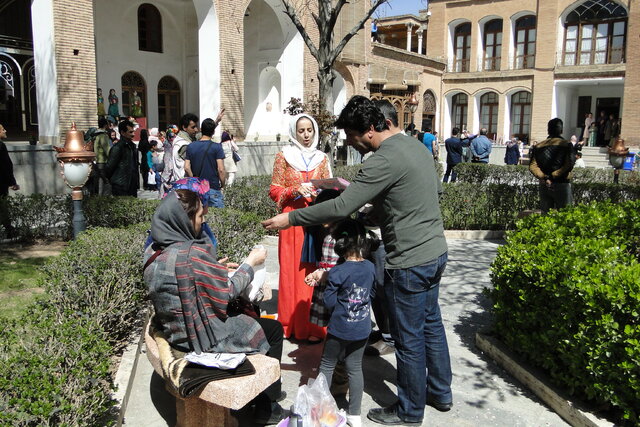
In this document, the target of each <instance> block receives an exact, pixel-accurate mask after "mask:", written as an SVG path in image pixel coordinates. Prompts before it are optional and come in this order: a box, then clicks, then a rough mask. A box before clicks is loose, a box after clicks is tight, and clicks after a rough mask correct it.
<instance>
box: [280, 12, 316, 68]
mask: <svg viewBox="0 0 640 427" xmlns="http://www.w3.org/2000/svg"><path fill="white" fill-rule="evenodd" d="M282 5H283V6H284V13H285V14H286V15H287V16H288V17H289V19H291V22H292V23H293V25H294V26H295V27H296V29H297V30H298V32H299V33H300V35H301V36H302V40H304V43H305V44H306V45H307V47H308V48H309V51H310V52H311V55H313V57H314V58H316V60H317V59H318V48H317V47H316V46H315V45H314V44H313V41H312V40H311V37H309V34H307V30H306V29H305V28H304V25H302V22H300V20H299V19H298V15H297V14H296V11H295V10H294V9H293V7H291V5H290V4H289V2H288V1H287V0H282Z"/></svg>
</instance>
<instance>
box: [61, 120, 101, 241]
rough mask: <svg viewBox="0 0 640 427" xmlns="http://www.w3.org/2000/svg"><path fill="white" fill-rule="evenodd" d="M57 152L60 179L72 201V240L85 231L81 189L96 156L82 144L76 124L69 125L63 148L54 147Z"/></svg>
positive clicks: (82, 139)
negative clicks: (69, 191)
mask: <svg viewBox="0 0 640 427" xmlns="http://www.w3.org/2000/svg"><path fill="white" fill-rule="evenodd" d="M55 149H56V151H57V152H58V162H60V167H61V168H62V171H61V173H62V177H63V178H64V181H65V183H66V184H67V185H68V186H69V187H70V188H71V199H72V200H73V238H74V239H75V238H76V237H77V236H78V234H79V233H80V232H82V231H84V230H86V229H87V220H86V218H85V216H84V212H83V210H82V198H83V193H82V187H83V186H84V184H85V183H86V182H87V179H89V174H90V173H91V166H92V165H93V160H94V159H95V157H96V155H95V153H94V152H93V151H91V149H90V147H89V146H88V145H86V144H85V143H84V134H83V133H82V131H79V130H77V129H76V124H75V123H73V124H72V125H71V129H70V130H69V131H68V132H67V136H66V138H65V144H64V147H63V148H60V147H55Z"/></svg>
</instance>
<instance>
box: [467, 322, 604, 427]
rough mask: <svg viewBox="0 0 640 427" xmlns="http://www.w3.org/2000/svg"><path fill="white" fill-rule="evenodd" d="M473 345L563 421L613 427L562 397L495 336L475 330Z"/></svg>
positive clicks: (579, 426)
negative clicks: (474, 342)
mask: <svg viewBox="0 0 640 427" xmlns="http://www.w3.org/2000/svg"><path fill="white" fill-rule="evenodd" d="M476 346H477V347H478V348H479V349H480V350H482V351H483V352H484V353H485V354H486V355H487V356H489V357H491V359H493V360H494V361H495V362H496V363H497V364H498V365H500V366H501V367H502V368H504V369H505V370H506V371H507V372H509V373H510V374H511V375H513V377H514V378H516V379H517V380H518V381H520V382H521V383H522V384H524V385H525V386H526V387H527V388H528V389H529V390H531V391H532V392H533V393H534V394H535V395H536V396H538V398H540V400H542V401H543V402H544V403H546V404H547V405H548V406H549V407H550V408H551V409H553V410H554V411H555V412H556V413H557V414H558V415H560V416H561V417H562V418H563V419H564V420H565V421H567V422H568V423H569V424H571V425H572V426H574V427H614V426H615V424H614V423H612V422H610V421H608V420H606V419H604V418H600V417H598V416H596V415H595V414H593V413H591V412H587V411H585V410H583V409H581V406H582V405H580V404H578V403H576V402H574V401H571V400H569V399H567V398H566V397H564V395H563V394H562V392H559V391H557V390H556V389H555V388H554V387H552V386H551V385H550V382H549V380H548V379H547V378H546V376H545V375H544V374H542V373H541V372H539V371H537V370H535V369H533V368H531V367H529V366H527V365H526V364H525V363H522V362H521V361H520V360H518V358H517V357H516V356H515V355H513V353H512V352H511V351H510V350H509V349H508V348H507V347H506V346H505V345H504V344H503V343H502V342H501V341H499V340H498V339H497V338H495V337H492V336H489V335H485V334H482V333H480V332H477V333H476Z"/></svg>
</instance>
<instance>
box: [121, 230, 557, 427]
mask: <svg viewBox="0 0 640 427" xmlns="http://www.w3.org/2000/svg"><path fill="white" fill-rule="evenodd" d="M262 243H263V244H264V245H265V246H266V247H267V248H268V250H269V256H268V259H267V271H268V279H269V283H270V284H271V286H272V287H273V288H274V298H273V300H271V301H270V302H269V303H267V304H265V305H264V306H263V308H264V309H265V310H266V311H267V312H268V313H273V312H275V311H276V301H277V284H278V260H277V238H275V237H267V238H265V240H264V241H263V242H262ZM448 243H449V263H448V265H447V270H446V272H445V275H444V278H443V280H442V285H441V291H440V292H441V293H440V305H441V309H442V315H443V320H444V324H445V328H446V331H447V338H448V340H449V349H450V352H451V363H452V369H453V386H452V388H453V403H454V406H453V408H452V409H451V411H449V412H446V413H441V412H438V411H436V410H435V409H432V408H430V407H427V408H426V410H425V418H424V422H423V424H422V425H423V426H509V427H512V426H563V425H567V424H566V423H565V422H564V421H563V420H562V419H561V418H560V417H559V416H558V415H557V414H556V413H554V412H553V411H551V410H550V409H549V408H548V407H547V406H545V405H544V404H543V403H541V402H540V401H539V400H538V399H537V398H536V397H535V396H534V395H533V394H532V393H530V392H529V391H527V390H526V389H525V388H524V387H523V386H522V385H521V384H520V383H518V382H517V381H516V380H515V379H513V378H512V377H511V376H510V375H509V374H507V373H506V372H505V371H504V370H503V369H501V368H500V367H498V366H497V365H496V364H495V363H494V362H493V361H492V360H491V359H489V358H488V357H486V356H484V355H483V354H482V352H481V351H480V350H478V349H477V348H476V346H475V344H474V337H475V333H476V332H477V331H479V330H483V329H486V328H487V327H488V326H489V324H490V315H489V312H488V309H489V306H490V305H489V301H488V300H487V299H486V298H485V297H484V296H483V294H482V289H483V288H484V287H486V286H488V285H489V283H490V280H489V266H490V264H491V262H492V260H493V259H494V257H495V254H496V250H497V247H498V246H499V243H497V242H493V241H484V240H462V239H450V240H448ZM142 352H143V354H141V355H140V359H139V364H138V369H137V372H136V375H135V378H134V381H133V388H132V392H131V397H130V399H129V404H128V407H127V410H126V413H125V419H124V422H125V425H126V426H150V427H160V426H167V425H169V426H173V425H174V424H175V409H174V408H175V401H174V400H173V398H172V396H171V395H170V394H169V393H168V392H167V391H166V390H165V388H164V384H163V380H162V379H161V378H160V377H159V376H158V375H157V374H155V372H154V371H153V368H152V367H151V365H150V364H149V362H148V360H147V357H146V355H145V354H144V347H143V348H142ZM321 353H322V346H320V345H307V344H300V343H297V342H293V341H288V340H285V344H284V352H283V356H282V380H283V389H284V390H285V391H286V392H287V395H288V396H287V399H286V400H284V401H283V402H282V405H283V406H284V407H285V408H288V407H290V406H291V405H292V404H293V399H295V395H296V391H297V388H298V387H299V386H300V385H302V384H306V382H307V381H308V379H309V378H315V376H316V375H317V373H318V370H317V367H318V364H319V362H320V356H321ZM363 366H364V377H365V390H364V396H363V402H362V414H363V416H362V419H363V425H365V426H375V425H377V424H375V423H372V422H370V421H369V420H367V419H366V413H367V411H368V410H369V409H371V408H374V407H378V406H386V405H389V404H391V403H393V402H394V400H395V391H396V387H395V376H396V364H395V355H393V354H391V355H386V356H382V357H371V356H365V359H364V363H363ZM338 404H343V405H344V404H346V402H338ZM240 425H241V426H243V427H244V426H252V425H253V424H252V423H251V422H250V421H249V420H247V419H241V421H240Z"/></svg>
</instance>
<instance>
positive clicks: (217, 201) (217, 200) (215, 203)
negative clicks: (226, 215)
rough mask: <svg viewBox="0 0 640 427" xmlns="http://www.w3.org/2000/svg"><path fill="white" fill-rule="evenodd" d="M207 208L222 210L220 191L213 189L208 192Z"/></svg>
mask: <svg viewBox="0 0 640 427" xmlns="http://www.w3.org/2000/svg"><path fill="white" fill-rule="evenodd" d="M209 206H210V207H211V206H212V207H214V208H224V198H223V197H222V191H220V190H213V189H211V190H209Z"/></svg>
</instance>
